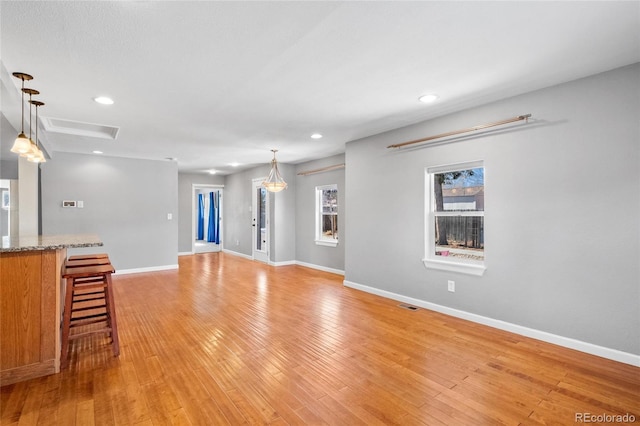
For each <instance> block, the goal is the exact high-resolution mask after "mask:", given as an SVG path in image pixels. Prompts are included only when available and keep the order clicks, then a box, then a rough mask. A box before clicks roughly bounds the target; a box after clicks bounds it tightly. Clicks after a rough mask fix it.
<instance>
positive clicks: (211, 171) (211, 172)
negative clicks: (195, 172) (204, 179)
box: [209, 170, 217, 175]
mask: <svg viewBox="0 0 640 426" xmlns="http://www.w3.org/2000/svg"><path fill="white" fill-rule="evenodd" d="M216 173H217V172H216V171H215V170H209V174H210V175H215V174H216Z"/></svg>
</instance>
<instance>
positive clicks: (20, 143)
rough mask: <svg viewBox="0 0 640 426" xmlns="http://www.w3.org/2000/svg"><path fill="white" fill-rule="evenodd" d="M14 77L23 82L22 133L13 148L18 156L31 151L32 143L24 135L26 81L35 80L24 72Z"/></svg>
mask: <svg viewBox="0 0 640 426" xmlns="http://www.w3.org/2000/svg"><path fill="white" fill-rule="evenodd" d="M13 76H14V77H16V78H19V79H20V80H22V103H21V104H20V110H21V113H22V119H21V121H20V126H22V131H21V132H20V134H19V135H18V137H17V138H16V140H15V142H14V143H13V146H12V147H11V152H14V153H16V154H21V155H22V154H26V153H28V152H29V151H30V150H31V141H30V140H29V139H27V136H26V135H25V134H24V93H25V92H24V81H25V80H27V81H29V80H33V77H32V76H30V75H29V74H25V73H23V72H14V73H13Z"/></svg>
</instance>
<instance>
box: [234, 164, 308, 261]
mask: <svg viewBox="0 0 640 426" xmlns="http://www.w3.org/2000/svg"><path fill="white" fill-rule="evenodd" d="M278 167H279V169H280V173H281V174H282V177H283V178H284V180H285V181H286V182H287V184H288V188H287V189H286V190H284V191H282V192H279V193H276V194H272V193H270V194H269V203H270V211H269V213H270V216H271V223H270V228H269V231H270V234H271V241H270V247H269V260H270V261H271V262H291V261H295V260H296V259H295V254H296V247H295V223H296V218H295V192H296V190H295V188H296V185H295V167H294V166H291V165H288V164H280V163H278ZM268 174H269V165H268V164H266V165H263V166H259V167H255V168H253V169H250V170H246V171H242V172H238V173H234V174H232V175H228V176H226V180H225V187H224V204H223V211H224V220H225V225H224V226H223V228H224V237H225V245H224V248H225V250H231V251H234V252H237V253H241V254H245V255H247V256H252V254H253V253H252V250H253V247H252V233H251V232H252V227H251V218H252V213H251V202H252V198H251V197H252V193H251V192H252V190H251V188H252V180H253V179H256V178H264V177H266V176H267V175H268Z"/></svg>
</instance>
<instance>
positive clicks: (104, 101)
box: [93, 96, 113, 105]
mask: <svg viewBox="0 0 640 426" xmlns="http://www.w3.org/2000/svg"><path fill="white" fill-rule="evenodd" d="M93 100H94V101H96V102H97V103H99V104H102V105H113V99H111V98H108V97H106V96H98V97H97V98H93Z"/></svg>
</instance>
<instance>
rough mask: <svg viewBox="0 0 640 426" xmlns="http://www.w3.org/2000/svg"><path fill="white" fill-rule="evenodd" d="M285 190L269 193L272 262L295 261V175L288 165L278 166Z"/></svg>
mask: <svg viewBox="0 0 640 426" xmlns="http://www.w3.org/2000/svg"><path fill="white" fill-rule="evenodd" d="M278 169H279V170H280V174H281V175H282V178H283V179H284V181H285V182H287V189H285V190H284V191H280V192H277V193H270V194H269V196H270V203H271V205H270V206H271V218H272V220H271V224H270V229H271V235H272V238H271V242H270V243H271V254H270V260H271V261H272V262H292V261H295V260H296V173H295V167H294V166H292V165H290V164H278Z"/></svg>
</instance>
